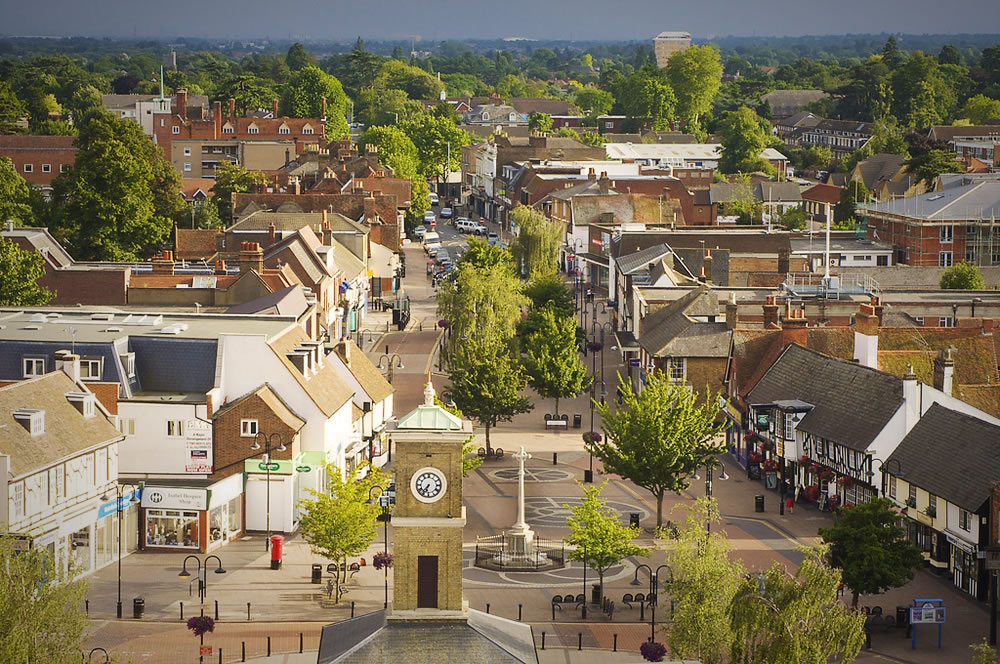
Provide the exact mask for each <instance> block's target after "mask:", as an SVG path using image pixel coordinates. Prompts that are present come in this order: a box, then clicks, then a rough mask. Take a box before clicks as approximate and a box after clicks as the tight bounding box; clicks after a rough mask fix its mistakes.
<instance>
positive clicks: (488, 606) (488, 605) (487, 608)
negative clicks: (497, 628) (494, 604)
mask: <svg viewBox="0 0 1000 664" xmlns="http://www.w3.org/2000/svg"><path fill="white" fill-rule="evenodd" d="M489 612H490V603H489V602H486V613H489Z"/></svg>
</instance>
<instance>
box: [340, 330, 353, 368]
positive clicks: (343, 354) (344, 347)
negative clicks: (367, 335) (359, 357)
mask: <svg viewBox="0 0 1000 664" xmlns="http://www.w3.org/2000/svg"><path fill="white" fill-rule="evenodd" d="M337 355H340V359H342V360H343V361H344V364H346V365H347V367H348V368H350V366H351V342H350V341H349V340H348V339H347V337H341V338H340V341H338V342H337Z"/></svg>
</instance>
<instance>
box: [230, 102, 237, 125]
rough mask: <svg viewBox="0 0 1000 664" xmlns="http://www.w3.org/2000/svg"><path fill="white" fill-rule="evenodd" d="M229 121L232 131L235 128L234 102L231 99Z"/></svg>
mask: <svg viewBox="0 0 1000 664" xmlns="http://www.w3.org/2000/svg"><path fill="white" fill-rule="evenodd" d="M229 121H230V122H232V123H233V129H235V128H236V100H235V99H233V98H232V97H230V98H229Z"/></svg>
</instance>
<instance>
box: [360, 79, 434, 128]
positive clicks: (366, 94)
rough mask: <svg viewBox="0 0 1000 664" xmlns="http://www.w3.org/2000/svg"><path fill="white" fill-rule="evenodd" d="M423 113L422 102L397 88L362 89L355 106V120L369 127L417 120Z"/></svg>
mask: <svg viewBox="0 0 1000 664" xmlns="http://www.w3.org/2000/svg"><path fill="white" fill-rule="evenodd" d="M423 113H424V108H423V106H422V105H421V104H420V102H418V101H413V100H412V99H410V98H409V97H408V96H407V95H406V93H405V92H403V91H402V90H396V89H395V88H362V89H361V91H360V92H358V95H357V101H356V103H355V106H354V114H355V120H357V121H358V122H361V123H363V124H364V125H365V126H368V127H372V126H376V125H396V124H399V123H400V122H406V121H407V120H416V119H418V118H419V117H420V116H421V115H423Z"/></svg>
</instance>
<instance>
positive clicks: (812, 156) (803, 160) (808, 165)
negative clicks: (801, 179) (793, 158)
mask: <svg viewBox="0 0 1000 664" xmlns="http://www.w3.org/2000/svg"><path fill="white" fill-rule="evenodd" d="M831 161H833V152H832V151H831V150H830V148H828V147H827V146H825V145H807V146H805V147H804V148H802V149H801V150H799V166H800V167H801V168H802V170H806V171H811V170H816V169H819V168H826V167H828V166H829V165H830V162H831Z"/></svg>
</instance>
